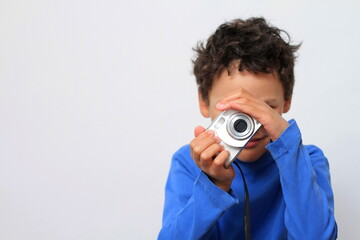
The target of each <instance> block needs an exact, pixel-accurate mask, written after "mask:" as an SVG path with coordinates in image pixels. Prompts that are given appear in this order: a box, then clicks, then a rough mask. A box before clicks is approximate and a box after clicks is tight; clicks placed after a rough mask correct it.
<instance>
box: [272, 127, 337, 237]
mask: <svg viewBox="0 0 360 240" xmlns="http://www.w3.org/2000/svg"><path fill="white" fill-rule="evenodd" d="M267 148H268V150H269V151H270V152H271V154H272V156H273V158H274V159H275V161H276V164H277V166H278V168H279V172H280V181H281V187H282V190H283V195H284V200H285V203H286V211H285V225H286V227H287V229H288V234H289V238H290V239H292V238H295V239H297V238H298V237H301V238H306V239H334V238H335V237H336V234H337V233H336V232H337V230H336V229H337V227H336V222H335V218H334V212H333V207H334V202H333V194H332V190H331V185H330V179H329V169H328V165H327V160H326V158H325V157H324V156H323V155H322V153H321V151H320V150H319V149H317V148H315V147H314V149H313V152H311V153H309V152H308V151H307V149H306V148H305V147H304V146H303V145H302V142H301V134H300V131H299V129H298V127H297V125H296V123H295V122H292V123H291V125H290V126H289V128H288V129H287V130H286V131H285V132H284V136H281V137H280V139H278V141H275V142H273V143H271V144H269V145H268V146H267ZM310 154H311V155H310ZM314 162H315V163H316V165H314V164H313V163H314Z"/></svg>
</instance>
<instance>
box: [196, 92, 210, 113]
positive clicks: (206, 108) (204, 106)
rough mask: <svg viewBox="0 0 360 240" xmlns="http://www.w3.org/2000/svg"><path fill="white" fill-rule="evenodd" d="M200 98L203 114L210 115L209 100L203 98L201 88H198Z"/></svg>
mask: <svg viewBox="0 0 360 240" xmlns="http://www.w3.org/2000/svg"><path fill="white" fill-rule="evenodd" d="M198 98H199V107H200V112H201V115H203V117H205V118H208V117H210V112H209V104H207V102H206V101H205V100H204V99H203V97H202V95H201V93H200V90H198Z"/></svg>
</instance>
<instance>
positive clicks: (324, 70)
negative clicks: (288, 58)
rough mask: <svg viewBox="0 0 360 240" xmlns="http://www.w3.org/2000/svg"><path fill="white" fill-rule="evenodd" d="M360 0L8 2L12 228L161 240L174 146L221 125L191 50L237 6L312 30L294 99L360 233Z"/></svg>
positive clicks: (3, 83)
mask: <svg viewBox="0 0 360 240" xmlns="http://www.w3.org/2000/svg"><path fill="white" fill-rule="evenodd" d="M359 3H360V2H359V1H355V0H354V1H349V0H346V1H337V2H332V1H297V2H295V1H285V0H284V1H280V0H272V1H200V0H199V1H184V0H183V1H176V2H175V1H145V0H142V1H116V0H113V1H111V0H105V1H104V0H102V1H95V0H91V1H85V0H83V1H80V0H68V1H60V0H58V1H45V0H44V1H38V0H32V1H28V0H24V1H20V0H13V1H10V0H1V1H0V239H1V240H8V239H9V240H10V239H34V240H35V239H36V240H41V239H44V240H45V239H46V240H49V239H156V237H157V234H158V231H159V229H160V227H161V215H162V207H163V201H164V197H163V196H164V191H163V190H164V184H165V181H166V177H167V172H168V170H169V164H170V159H171V155H172V154H173V152H174V151H176V150H177V149H178V148H179V147H180V146H182V145H184V144H186V143H188V142H189V141H190V140H191V139H192V134H193V128H194V127H195V126H196V125H199V124H200V125H204V126H206V125H208V124H209V120H207V119H203V118H202V117H201V115H200V113H199V111H198V108H197V95H196V94H197V92H196V85H195V80H194V76H193V75H192V73H191V71H192V68H191V67H192V66H191V58H192V57H193V55H194V53H193V51H192V47H194V46H195V45H196V43H197V41H199V40H205V39H206V38H207V37H208V36H209V35H210V34H211V33H212V32H213V31H214V30H215V29H216V28H217V27H218V25H220V24H221V23H223V22H224V21H226V20H231V19H233V18H247V17H250V16H264V17H265V18H267V19H268V20H269V21H270V22H271V23H272V24H274V25H276V26H278V27H280V28H283V29H285V30H287V31H288V32H289V33H290V35H291V36H292V38H293V40H294V42H295V43H298V42H300V41H303V45H302V47H301V49H300V51H299V58H298V61H297V66H296V86H295V91H294V96H293V105H292V110H291V111H290V113H288V114H287V115H285V117H286V118H287V119H290V118H296V119H297V121H298V124H299V125H300V128H301V130H302V133H303V141H304V143H305V144H310V143H311V144H316V145H318V146H319V147H321V148H322V149H323V150H324V152H325V154H326V155H327V157H328V159H329V162H330V165H331V174H332V184H333V189H334V193H335V203H336V209H335V211H336V219H337V222H338V225H339V239H360V229H359V227H358V224H359V222H360V204H359V203H360V193H359V189H360V188H359V180H360V177H359V176H360V172H359V167H360V164H359V160H360V157H359V153H358V151H359V149H360V146H359V140H358V139H359V136H360V128H359V122H360V111H359V110H360V103H359V100H360V97H359V91H360V79H359V71H360V70H359V69H360V60H359V57H360V47H359V46H360V27H359V23H360V14H359V10H360V4H359Z"/></svg>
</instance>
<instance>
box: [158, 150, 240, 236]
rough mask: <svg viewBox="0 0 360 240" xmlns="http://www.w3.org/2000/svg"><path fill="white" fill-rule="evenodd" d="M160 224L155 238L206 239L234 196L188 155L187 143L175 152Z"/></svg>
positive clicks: (235, 199)
mask: <svg viewBox="0 0 360 240" xmlns="http://www.w3.org/2000/svg"><path fill="white" fill-rule="evenodd" d="M165 188H166V189H165V206H164V213H163V226H162V229H161V231H160V233H159V236H158V239H206V238H208V237H209V235H210V234H211V233H212V231H213V230H214V226H215V224H216V222H217V221H218V219H219V218H220V217H221V216H222V215H223V213H224V212H225V211H226V210H227V209H229V208H230V207H231V206H233V205H234V204H237V203H238V199H237V197H236V196H235V195H234V194H233V193H232V191H231V190H230V192H229V193H227V192H225V191H223V190H222V189H220V188H218V187H217V186H216V185H214V184H213V183H212V182H211V181H210V180H209V178H208V177H207V176H206V174H205V173H203V172H202V171H200V169H198V168H197V167H196V165H195V163H194V162H193V160H192V159H191V158H190V153H189V151H188V147H184V148H182V149H180V150H179V151H178V152H177V153H175V154H174V156H173V159H172V162H171V167H170V172H169V175H168V179H167V183H166V187H165Z"/></svg>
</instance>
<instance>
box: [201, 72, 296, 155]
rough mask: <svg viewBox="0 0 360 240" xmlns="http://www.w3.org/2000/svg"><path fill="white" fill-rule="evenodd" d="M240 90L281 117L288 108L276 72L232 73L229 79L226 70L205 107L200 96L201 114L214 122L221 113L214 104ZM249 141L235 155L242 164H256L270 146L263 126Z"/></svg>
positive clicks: (217, 80)
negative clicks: (250, 142)
mask: <svg viewBox="0 0 360 240" xmlns="http://www.w3.org/2000/svg"><path fill="white" fill-rule="evenodd" d="M240 88H243V89H245V90H246V91H248V92H249V93H250V94H251V95H253V96H254V97H256V98H258V99H259V100H262V101H264V102H266V103H267V104H268V105H269V106H270V107H271V108H273V109H274V110H275V111H277V112H278V113H279V114H280V115H281V114H282V113H285V112H287V111H288V110H289V108H290V100H288V101H285V99H284V89H283V87H282V85H281V82H280V80H279V77H278V74H277V73H269V74H265V73H258V74H255V73H251V72H248V71H246V70H243V71H241V72H240V71H238V70H233V71H232V72H231V74H230V76H229V74H228V71H227V70H224V71H223V72H222V73H221V74H220V75H219V77H218V78H217V79H215V81H214V83H213V87H212V89H211V90H210V92H209V104H206V102H205V101H204V100H203V99H202V98H201V96H200V94H199V103H200V110H201V113H202V115H203V116H204V117H210V118H211V119H212V120H214V119H215V118H216V117H217V115H218V114H219V113H220V111H219V110H217V109H216V107H215V106H216V104H217V103H218V102H220V101H221V100H222V99H223V98H224V97H226V95H227V94H229V93H230V92H232V91H234V90H237V89H240ZM250 115H251V113H250ZM252 141H254V142H253V143H252V144H248V145H247V147H245V148H244V149H243V151H242V152H241V153H240V154H239V156H238V158H239V159H241V161H243V162H252V161H256V160H257V159H258V158H259V157H261V155H263V154H264V153H265V152H266V149H265V146H266V145H267V144H268V143H269V141H270V138H269V137H268V135H267V133H266V131H265V130H264V128H263V127H262V128H260V129H259V131H258V132H257V133H256V134H255V135H254V137H253V138H252Z"/></svg>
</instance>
